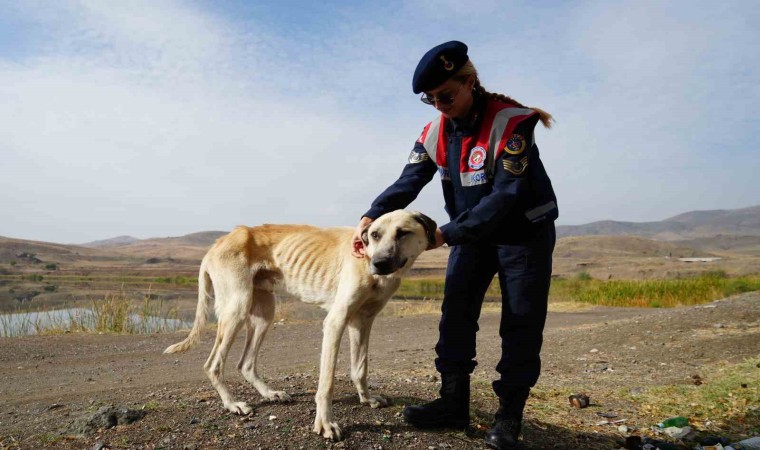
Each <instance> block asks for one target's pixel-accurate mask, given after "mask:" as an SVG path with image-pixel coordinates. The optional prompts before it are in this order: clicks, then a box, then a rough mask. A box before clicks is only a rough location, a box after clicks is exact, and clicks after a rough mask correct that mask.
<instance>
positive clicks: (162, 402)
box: [0, 293, 760, 449]
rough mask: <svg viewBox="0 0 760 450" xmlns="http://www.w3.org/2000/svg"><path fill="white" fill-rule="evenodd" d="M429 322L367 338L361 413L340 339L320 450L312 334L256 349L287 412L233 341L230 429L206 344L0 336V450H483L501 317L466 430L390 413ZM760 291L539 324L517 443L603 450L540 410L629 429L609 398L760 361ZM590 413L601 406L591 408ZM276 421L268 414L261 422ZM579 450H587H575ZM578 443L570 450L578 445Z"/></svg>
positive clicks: (603, 439) (427, 365)
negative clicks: (98, 416) (122, 415)
mask: <svg viewBox="0 0 760 450" xmlns="http://www.w3.org/2000/svg"><path fill="white" fill-rule="evenodd" d="M437 320H438V317H437V316H435V315H417V316H408V317H381V318H379V319H378V320H377V322H376V324H375V326H374V327H373V334H372V339H371V343H370V357H371V359H370V386H371V388H373V390H374V392H376V393H379V394H384V395H386V396H387V397H388V398H389V399H390V400H391V401H392V405H391V406H389V407H387V408H382V409H370V408H368V407H363V406H360V405H359V402H358V398H357V396H356V394H355V391H354V389H353V386H352V383H351V381H350V378H349V375H348V350H347V348H348V347H347V342H346V340H345V339H344V342H343V343H342V346H341V354H340V360H339V363H338V364H339V369H338V374H337V383H336V392H335V399H336V401H335V405H336V406H335V413H336V416H337V418H338V421H339V423H341V425H342V426H343V428H344V432H345V435H346V439H345V440H344V441H342V442H339V443H331V442H327V441H325V440H324V439H322V438H320V437H319V436H317V435H314V434H312V433H311V431H310V430H311V426H312V421H313V414H314V403H313V394H314V391H315V389H316V381H317V380H316V378H317V375H318V367H317V366H318V363H319V348H320V340H321V323H320V322H319V321H317V320H313V321H301V322H285V323H281V324H277V325H275V326H274V327H273V329H272V330H271V331H270V332H269V335H268V336H267V339H266V341H265V342H264V346H263V347H262V352H261V360H260V372H261V373H262V374H263V375H264V376H265V377H266V378H267V379H268V380H269V381H270V384H271V385H272V386H273V387H274V388H276V389H284V390H285V391H287V392H288V393H290V394H291V395H292V396H293V401H292V402H289V403H265V402H263V401H262V400H261V398H260V397H259V396H258V394H257V393H256V392H255V390H254V389H253V388H252V387H251V386H249V385H247V384H246V383H245V382H244V380H243V379H242V377H241V376H240V375H239V374H237V373H236V371H235V366H236V362H237V359H238V358H239V354H240V352H241V350H242V345H241V343H240V342H237V343H236V344H235V347H234V348H233V351H232V352H231V356H230V359H229V361H230V363H229V364H228V369H227V374H228V376H227V379H228V380H229V381H230V384H231V385H232V389H233V392H234V393H235V394H236V396H237V397H238V398H239V399H245V400H246V401H248V402H250V403H252V404H253V405H254V407H255V411H254V413H253V414H252V415H250V416H248V417H245V418H241V417H237V416H233V415H231V414H228V413H227V412H225V411H224V410H223V409H222V407H221V402H220V401H219V399H218V397H217V395H216V392H215V391H214V390H213V388H212V387H211V385H210V383H209V382H208V380H207V379H206V377H205V374H204V373H203V371H202V365H203V363H204V361H205V359H206V357H207V355H208V352H209V350H210V348H211V344H212V340H213V332H212V331H208V332H207V333H205V334H204V339H203V341H202V343H201V344H200V345H199V346H197V347H196V348H194V349H192V350H190V351H189V352H188V353H186V354H180V355H163V354H162V353H161V352H162V350H163V349H164V348H166V347H167V346H168V345H170V344H172V343H175V342H177V341H179V340H181V339H182V338H183V337H184V335H185V333H175V334H171V335H166V334H164V335H149V336H121V335H73V334H68V335H59V336H34V337H22V338H3V339H0V379H1V380H2V382H1V383H0V448H4V447H6V448H16V447H20V448H41V447H42V448H93V447H97V446H101V445H102V446H105V448H178V449H183V448H186V449H206V448H254V449H256V448H264V449H300V448H303V449H311V448H348V449H353V448H355V449H367V448H374V449H376V448H382V449H396V448H404V449H406V448H412V449H431V448H435V449H444V448H446V449H448V448H483V446H482V445H481V444H480V443H481V442H482V434H483V428H484V427H486V428H487V426H488V425H489V424H490V421H491V416H490V415H491V414H492V413H493V411H494V410H495V408H496V406H497V400H496V398H495V397H494V395H493V393H492V392H491V391H490V387H489V383H490V380H491V379H492V378H493V376H494V375H495V372H494V370H493V368H494V367H495V365H496V362H497V360H498V357H499V338H498V314H497V313H493V312H490V313H484V314H483V317H482V318H481V330H480V332H479V334H478V361H479V366H478V367H477V368H476V371H475V374H474V378H473V396H472V405H473V408H472V409H473V425H474V427H473V432H472V433H469V434H465V433H456V432H450V431H445V430H444V431H424V432H422V431H418V430H414V429H412V428H410V427H409V426H407V425H406V424H405V423H404V422H403V420H402V418H401V417H400V411H401V410H402V408H403V405H404V403H408V402H421V401H425V400H428V399H431V398H433V397H434V395H435V394H436V392H437V389H438V383H437V376H438V374H437V373H436V372H435V370H434V368H433V363H432V362H433V359H434V355H435V354H434V351H433V346H434V345H435V342H436V339H437ZM759 320H760V294H758V293H751V294H745V295H741V296H738V297H734V298H732V299H728V300H723V301H718V302H714V303H711V304H709V305H705V306H701V307H689V308H677V309H670V310H652V309H627V308H626V309H616V308H594V309H589V310H586V311H581V312H567V313H550V315H549V319H548V323H547V328H546V333H545V344H544V350H543V353H542V357H543V372H542V377H541V379H540V380H539V384H538V386H537V389H536V392H538V393H540V395H537V396H532V397H531V399H530V401H529V406H528V410H527V413H526V426H525V432H524V437H525V448H528V449H540V448H568V449H570V448H592V449H593V448H600V449H601V448H614V446H615V445H616V442H619V441H622V440H623V439H624V436H625V435H624V434H622V433H620V432H618V431H617V430H616V429H615V428H614V427H607V428H604V429H599V428H598V427H596V428H595V426H594V424H595V423H596V422H597V421H598V419H599V418H598V417H597V416H596V415H595V414H594V412H593V411H592V410H593V409H594V408H588V409H585V410H572V409H570V408H569V407H568V408H567V418H566V420H565V419H563V420H561V421H554V422H553V421H546V420H544V419H542V418H541V417H542V416H541V415H540V414H538V413H537V412H536V411H539V410H540V409H541V408H542V406H543V405H542V404H547V402H548V403H551V404H552V406H554V407H557V405H558V404H560V403H566V401H567V400H566V398H567V397H566V395H567V393H568V392H572V391H586V392H588V393H590V394H591V395H592V398H593V401H594V403H595V404H596V405H597V406H598V407H599V408H606V409H605V410H607V409H611V408H615V409H616V410H618V411H621V413H624V414H627V416H626V417H629V418H630V419H629V422H627V423H628V424H629V425H631V427H632V428H636V426H637V425H638V426H640V427H645V426H647V424H646V423H640V424H638V423H637V417H636V414H637V413H636V411H635V410H633V409H632V407H631V405H630V404H626V403H625V402H623V401H622V400H619V399H616V398H614V396H615V395H617V394H616V393H617V392H619V390H620V388H622V387H625V388H631V389H647V387H648V386H658V385H665V384H672V383H686V382H688V381H689V380H690V379H691V377H692V376H693V375H694V374H699V375H700V376H701V377H702V378H704V379H705V380H706V381H707V382H709V376H710V373H711V370H710V367H711V366H712V365H714V364H717V363H719V362H723V361H726V362H739V361H742V360H743V359H745V358H747V357H756V356H758V355H760V323H759ZM111 404H113V405H115V406H117V407H124V408H134V409H140V410H143V411H145V412H146V415H145V417H144V418H143V419H142V420H139V421H137V422H135V423H133V424H131V425H123V426H118V427H116V428H112V429H107V430H102V431H100V432H95V433H93V434H92V435H88V436H85V437H79V438H74V437H71V436H70V435H71V434H72V432H71V428H70V424H71V423H72V422H73V421H74V420H75V419H77V418H78V417H80V416H83V415H86V414H91V413H92V412H94V411H95V410H97V409H98V408H99V407H100V406H103V405H111ZM596 411H599V409H598V408H597V409H596ZM272 416H274V418H272ZM579 443H582V444H579ZM579 445H581V446H580V447H579Z"/></svg>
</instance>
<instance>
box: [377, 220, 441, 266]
mask: <svg viewBox="0 0 760 450" xmlns="http://www.w3.org/2000/svg"><path fill="white" fill-rule="evenodd" d="M436 228H437V225H436V224H435V222H434V221H433V219H431V218H430V217H427V216H426V215H424V214H422V213H418V212H409V211H404V210H397V211H393V212H391V213H388V214H385V215H382V216H380V217H378V218H377V220H375V221H373V222H372V223H371V224H370V226H369V227H367V228H366V229H365V230H364V231H363V232H362V241H364V248H365V253H366V255H367V256H368V257H369V259H370V264H369V270H370V273H372V274H373V275H391V274H394V273H396V272H398V271H399V270H402V269H408V268H410V267H411V266H412V264H413V263H414V260H416V259H417V257H418V256H420V254H421V253H422V252H424V251H425V249H427V248H428V246H430V245H431V244H434V243H435V230H436Z"/></svg>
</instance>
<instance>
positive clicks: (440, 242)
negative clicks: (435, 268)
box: [427, 228, 445, 250]
mask: <svg viewBox="0 0 760 450" xmlns="http://www.w3.org/2000/svg"><path fill="white" fill-rule="evenodd" d="M443 244H445V242H444V241H443V233H441V229H440V228H436V229H435V245H428V248H427V249H428V250H433V249H434V248H438V247H440V246H442V245H443Z"/></svg>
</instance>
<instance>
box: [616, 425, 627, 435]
mask: <svg viewBox="0 0 760 450" xmlns="http://www.w3.org/2000/svg"><path fill="white" fill-rule="evenodd" d="M618 431H619V432H621V433H627V432H628V426H626V425H620V426H619V427H618Z"/></svg>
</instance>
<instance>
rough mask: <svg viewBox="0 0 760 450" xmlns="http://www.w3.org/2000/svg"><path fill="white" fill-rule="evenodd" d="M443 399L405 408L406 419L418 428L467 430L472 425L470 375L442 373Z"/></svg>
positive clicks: (441, 391) (441, 392)
mask: <svg viewBox="0 0 760 450" xmlns="http://www.w3.org/2000/svg"><path fill="white" fill-rule="evenodd" d="M440 394H441V397H440V398H437V399H435V400H433V401H432V402H430V403H426V404H424V405H416V406H406V407H405V408H404V419H406V421H407V422H408V423H410V424H411V425H414V426H415V427H418V428H440V427H446V428H458V429H465V428H467V426H468V425H469V424H470V374H468V373H442V374H441V390H440Z"/></svg>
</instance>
